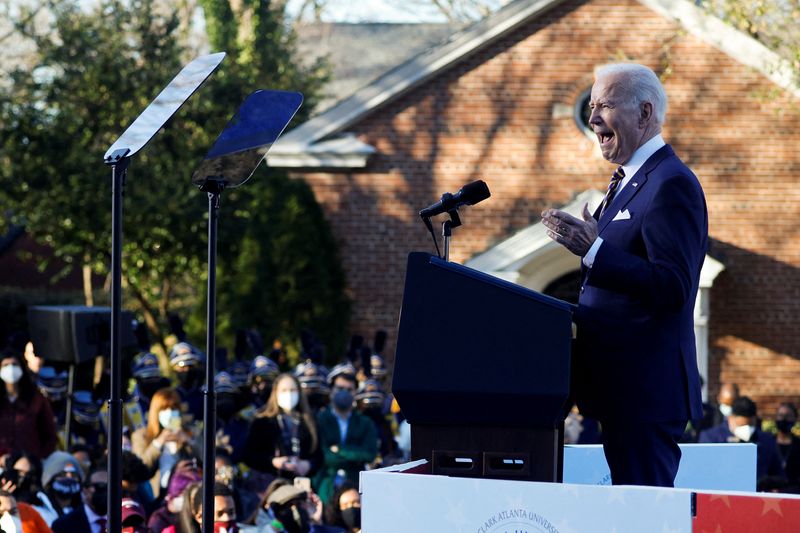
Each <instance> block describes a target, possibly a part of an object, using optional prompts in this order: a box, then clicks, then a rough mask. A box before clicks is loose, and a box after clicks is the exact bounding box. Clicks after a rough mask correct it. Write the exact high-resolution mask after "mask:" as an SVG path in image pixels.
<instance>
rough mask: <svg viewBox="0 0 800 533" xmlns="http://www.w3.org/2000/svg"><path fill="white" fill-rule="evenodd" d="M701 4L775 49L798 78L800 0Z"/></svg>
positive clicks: (710, 1) (734, 0) (733, 0)
mask: <svg viewBox="0 0 800 533" xmlns="http://www.w3.org/2000/svg"><path fill="white" fill-rule="evenodd" d="M702 6H703V8H704V9H706V10H707V11H708V12H709V13H711V14H713V15H715V16H717V17H719V18H721V19H722V20H724V21H725V22H727V23H728V24H730V25H731V26H733V27H735V28H736V29H738V30H740V31H742V32H744V33H746V34H748V35H750V37H753V38H754V39H756V40H757V41H760V42H761V43H762V44H763V45H764V46H766V47H767V48H770V49H772V50H774V51H775V52H777V53H778V54H779V55H780V56H781V57H782V58H783V59H784V60H786V61H787V62H788V65H789V67H790V68H791V69H792V72H793V74H794V78H795V81H798V80H800V1H798V0H756V1H753V0H703V2H702ZM776 66H777V65H776Z"/></svg>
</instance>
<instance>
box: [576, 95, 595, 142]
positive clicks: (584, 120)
mask: <svg viewBox="0 0 800 533" xmlns="http://www.w3.org/2000/svg"><path fill="white" fill-rule="evenodd" d="M591 98H592V88H591V87H589V88H588V89H586V90H585V91H583V92H582V93H581V95H580V96H579V97H578V100H577V101H576V102H575V124H577V126H578V128H580V130H581V131H582V132H583V133H585V134H586V135H588V136H590V137H591V138H592V139H594V132H593V131H592V127H591V126H590V125H589V119H590V118H591V116H592V110H591V109H590V108H589V100H590V99H591Z"/></svg>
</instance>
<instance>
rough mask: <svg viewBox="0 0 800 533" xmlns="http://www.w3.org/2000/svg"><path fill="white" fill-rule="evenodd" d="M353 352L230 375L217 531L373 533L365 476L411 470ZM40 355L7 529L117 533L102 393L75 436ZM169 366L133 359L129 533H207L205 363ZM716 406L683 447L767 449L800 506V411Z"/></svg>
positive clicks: (10, 424) (762, 468)
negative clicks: (364, 508)
mask: <svg viewBox="0 0 800 533" xmlns="http://www.w3.org/2000/svg"><path fill="white" fill-rule="evenodd" d="M384 341H385V334H382V335H380V336H379V337H378V338H376V346H377V347H380V346H381V345H382V343H383V342H384ZM353 346H356V348H355V349H354V348H353V347H352V346H351V350H350V351H349V352H348V353H347V354H346V355H345V356H344V357H343V358H342V362H340V363H339V364H337V365H335V366H333V367H332V368H330V369H328V368H326V367H325V366H323V365H322V364H321V362H320V356H319V353H314V352H313V351H311V350H306V352H307V353H305V354H304V357H302V362H301V363H300V364H298V365H297V366H295V367H292V368H290V367H288V365H287V358H286V356H285V354H284V353H283V352H282V351H281V350H280V349H275V350H272V351H271V352H270V353H268V354H265V355H264V354H261V355H257V356H255V357H253V358H252V359H246V358H240V357H237V359H236V361H235V362H233V363H231V364H228V365H226V368H225V370H224V371H221V372H219V373H218V374H217V375H216V377H215V379H214V388H215V391H216V402H217V403H216V413H217V434H216V439H215V440H216V450H215V452H216V453H215V455H216V464H214V465H213V468H214V472H215V476H214V477H215V486H214V489H213V490H214V509H213V521H214V524H215V531H224V532H226V533H229V532H235V531H241V532H263V533H268V532H282V531H285V532H317V533H324V532H351V533H352V532H357V531H360V508H361V502H360V495H359V492H358V490H357V487H358V475H359V472H361V471H363V470H366V469H371V468H375V467H379V466H383V465H387V464H393V463H399V462H403V461H405V460H407V459H408V454H409V442H408V425H407V423H405V421H404V420H403V417H402V414H401V413H400V410H399V406H398V405H397V402H396V401H394V400H393V399H392V396H391V394H390V393H389V392H388V384H387V383H386V377H387V368H386V365H385V362H384V359H383V357H382V356H381V355H380V354H379V353H375V352H376V350H374V349H373V350H370V349H368V348H366V347H364V346H363V340H362V341H361V342H354V343H353ZM378 351H379V350H378ZM30 355H31V353H27V354H26V353H23V352H22V351H15V350H14V349H6V350H5V351H3V352H2V356H1V357H0V380H2V382H3V383H2V384H0V427H2V428H3V430H2V431H0V530H2V531H3V532H4V533H19V532H24V533H30V532H50V531H52V532H54V533H60V532H70V533H78V532H87V533H106V523H107V514H108V513H107V511H108V509H107V504H108V501H107V500H108V496H107V495H108V483H109V480H108V476H107V462H106V461H107V456H106V453H107V442H106V438H105V435H106V431H105V423H106V420H107V417H106V415H105V409H104V397H103V392H102V391H100V392H98V391H97V390H94V391H91V390H78V391H74V392H73V394H72V398H71V400H72V401H71V412H70V413H69V416H70V422H71V424H70V427H71V431H70V435H69V436H67V435H66V434H65V431H64V429H65V425H66V422H67V417H68V413H67V412H66V406H67V402H66V397H67V381H68V379H67V378H68V376H67V374H66V373H63V372H56V370H55V369H54V368H52V367H49V366H47V365H46V363H43V362H42V361H41V360H35V359H32V358H31V357H30ZM34 361H35V362H34ZM169 362H170V366H171V370H172V378H170V377H168V376H167V375H165V373H163V372H162V371H161V368H160V366H159V359H158V357H157V356H156V355H155V354H153V353H150V352H149V351H143V352H141V353H139V354H138V355H137V356H136V357H135V359H134V360H133V364H132V369H131V376H132V378H131V383H130V385H131V387H130V390H129V391H128V394H127V396H126V398H125V401H124V409H123V411H124V421H125V426H124V428H123V452H122V463H123V465H122V479H121V487H122V495H123V500H122V507H123V508H122V519H123V527H124V529H123V531H125V532H126V533H127V532H132V533H140V532H147V533H161V532H167V533H194V532H198V531H200V527H201V523H202V517H203V509H202V503H203V498H202V483H201V480H202V471H203V468H204V467H205V465H203V464H202V457H203V453H202V452H203V450H202V444H203V439H202V436H203V435H202V420H203V391H202V384H203V376H204V367H205V364H206V357H205V355H204V354H203V353H202V352H201V351H200V350H198V349H197V348H195V347H194V346H192V345H191V344H189V343H187V342H178V343H176V344H175V345H174V346H173V347H172V349H171V353H170V354H169ZM29 363H31V364H29ZM716 400H717V404H716V405H715V406H712V405H705V406H704V408H705V412H704V417H703V419H702V420H695V421H692V422H691V423H690V424H689V425H688V426H687V428H686V433H685V435H684V441H685V442H701V443H703V442H713V443H724V442H751V443H754V444H756V446H757V479H758V489H759V490H764V491H778V492H795V493H800V436H798V435H800V426H798V424H797V422H798V420H797V418H798V417H797V408H796V407H795V406H794V405H793V404H791V403H781V404H780V405H779V407H778V409H777V412H776V413H775V416H774V418H773V419H772V420H762V419H761V418H760V417H759V414H758V410H757V407H756V404H755V403H754V402H753V401H752V400H751V399H750V398H749V397H747V396H743V395H740V393H739V389H738V387H736V385H733V384H723V385H722V386H721V387H720V390H719V394H718V396H717V398H716ZM565 440H566V441H567V442H572V443H596V442H600V441H601V440H602V427H601V425H600V424H598V423H597V422H596V421H593V420H591V419H588V418H584V417H582V416H581V415H580V414H579V413H578V412H577V411H576V410H573V412H571V413H570V414H569V416H568V417H567V420H566V425H565Z"/></svg>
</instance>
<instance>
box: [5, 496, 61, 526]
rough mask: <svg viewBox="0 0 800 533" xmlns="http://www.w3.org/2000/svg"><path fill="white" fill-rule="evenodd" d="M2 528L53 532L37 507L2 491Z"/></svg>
mask: <svg viewBox="0 0 800 533" xmlns="http://www.w3.org/2000/svg"><path fill="white" fill-rule="evenodd" d="M0 529H2V530H3V531H18V532H20V533H53V532H52V531H51V530H50V528H49V527H47V523H46V522H45V521H44V519H43V518H42V517H41V516H40V515H39V513H38V512H36V509H34V508H33V507H31V506H30V505H28V504H27V503H23V502H17V500H16V499H15V498H14V496H12V495H11V494H10V493H8V492H5V491H0Z"/></svg>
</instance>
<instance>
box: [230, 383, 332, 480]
mask: <svg viewBox="0 0 800 533" xmlns="http://www.w3.org/2000/svg"><path fill="white" fill-rule="evenodd" d="M265 450H266V451H267V453H265ZM243 460H244V463H245V464H246V465H247V466H249V467H250V468H253V469H255V470H259V471H262V472H267V473H270V474H273V475H275V476H280V477H283V478H287V479H293V478H295V477H296V476H310V475H313V474H314V473H315V472H316V471H317V469H318V468H319V465H320V463H321V461H322V453H321V452H320V449H319V442H318V438H317V424H316V421H315V420H314V416H313V414H312V413H311V409H310V408H309V406H308V402H307V400H306V398H305V396H304V395H303V393H302V391H301V390H300V382H299V381H298V380H297V378H296V377H294V376H293V375H291V374H281V375H280V376H278V377H277V378H276V379H275V382H274V384H273V387H272V392H271V393H270V396H269V399H268V400H267V403H266V404H264V406H263V407H261V408H260V409H259V410H258V411H257V412H256V418H255V419H254V420H253V424H252V425H251V426H250V433H249V435H248V436H247V441H246V443H245V447H244V454H243Z"/></svg>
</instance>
